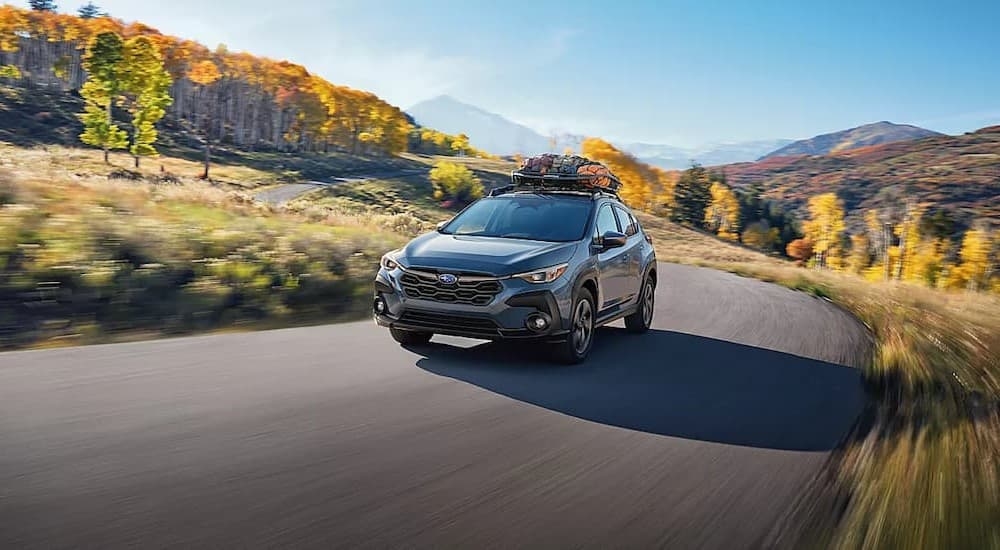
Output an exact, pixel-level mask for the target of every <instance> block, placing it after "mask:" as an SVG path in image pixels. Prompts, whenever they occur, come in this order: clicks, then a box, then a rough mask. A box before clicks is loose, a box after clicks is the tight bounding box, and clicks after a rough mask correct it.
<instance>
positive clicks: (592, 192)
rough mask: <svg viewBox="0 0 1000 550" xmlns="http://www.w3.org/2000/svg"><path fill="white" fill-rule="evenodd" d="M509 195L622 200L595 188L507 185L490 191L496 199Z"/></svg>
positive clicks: (607, 191)
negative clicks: (567, 196) (569, 196)
mask: <svg viewBox="0 0 1000 550" xmlns="http://www.w3.org/2000/svg"><path fill="white" fill-rule="evenodd" d="M507 193H546V194H553V195H554V194H559V195H580V196H584V197H591V198H594V199H596V198H598V197H608V198H612V199H617V200H621V198H620V197H619V196H618V194H617V193H613V192H611V191H609V190H607V189H600V188H595V187H569V186H552V185H514V184H510V185H505V186H503V187H495V188H493V189H491V190H490V194H489V196H491V197H496V196H499V195H505V194H507Z"/></svg>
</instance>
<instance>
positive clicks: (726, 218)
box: [705, 182, 740, 240]
mask: <svg viewBox="0 0 1000 550" xmlns="http://www.w3.org/2000/svg"><path fill="white" fill-rule="evenodd" d="M709 192H710V193H711V195H712V200H711V202H709V203H708V208H706V209H705V226H706V227H708V230H709V231H711V232H712V233H716V234H718V235H719V236H720V237H722V238H723V239H730V240H736V239H737V238H739V234H740V201H739V199H737V198H736V193H734V192H733V190H732V189H730V188H729V186H728V185H725V184H723V183H719V182H715V183H713V184H712V187H711V188H709Z"/></svg>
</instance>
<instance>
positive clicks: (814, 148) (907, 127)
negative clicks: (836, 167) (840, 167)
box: [757, 120, 945, 160]
mask: <svg viewBox="0 0 1000 550" xmlns="http://www.w3.org/2000/svg"><path fill="white" fill-rule="evenodd" d="M943 135H945V134H942V133H939V132H935V131H933V130H928V129H926V128H921V127H919V126H914V125H912V124H896V123H894V122H889V121H888V120H881V121H878V122H872V123H869V124H862V125H861V126H855V127H854V128H848V129H846V130H838V131H836V132H828V133H825V134H818V135H816V136H813V137H811V138H808V139H800V140H798V141H794V142H792V143H789V144H787V145H785V146H783V147H780V148H778V149H776V150H774V151H772V152H770V153H768V154H766V155H764V156H762V157H761V158H759V159H757V160H764V159H768V158H775V157H792V156H798V155H826V154H830V153H837V152H841V151H850V150H852V149H858V148H860V147H867V146H870V145H880V144H883V143H895V142H898V141H911V140H915V139H922V138H926V137H932V136H943Z"/></svg>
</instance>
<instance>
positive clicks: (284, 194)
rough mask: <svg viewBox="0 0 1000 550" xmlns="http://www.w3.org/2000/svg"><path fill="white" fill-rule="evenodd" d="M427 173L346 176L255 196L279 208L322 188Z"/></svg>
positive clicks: (409, 171) (275, 188) (267, 190)
mask: <svg viewBox="0 0 1000 550" xmlns="http://www.w3.org/2000/svg"><path fill="white" fill-rule="evenodd" d="M426 171H427V170H423V169H420V168H413V169H409V170H394V171H392V172H385V173H382V174H378V175H370V176H345V177H340V178H332V179H331V181H328V182H325V181H307V182H304V183H286V184H284V185H278V186H275V187H272V188H270V189H265V190H263V191H260V192H259V193H257V194H256V195H255V197H256V198H257V200H259V201H261V202H264V203H267V204H271V205H275V206H277V205H280V204H285V203H286V202H291V201H293V200H295V199H297V198H299V197H300V196H302V195H304V194H306V193H308V192H310V191H313V190H315V189H319V188H321V187H333V186H336V185H340V184H343V183H355V182H363V181H368V180H374V179H391V178H398V177H403V176H409V175H415V174H422V173H424V172H426Z"/></svg>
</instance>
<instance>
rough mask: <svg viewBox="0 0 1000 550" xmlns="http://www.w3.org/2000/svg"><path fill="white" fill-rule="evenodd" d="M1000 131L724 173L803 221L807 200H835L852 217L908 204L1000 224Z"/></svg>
mask: <svg viewBox="0 0 1000 550" xmlns="http://www.w3.org/2000/svg"><path fill="white" fill-rule="evenodd" d="M998 166H1000V126H989V127H985V128H981V129H979V130H976V131H973V132H967V133H965V134H963V135H958V136H951V135H945V134H936V135H932V136H929V137H925V138H921V139H916V140H907V141H894V142H889V143H881V144H876V145H868V146H864V147H858V148H852V149H846V150H841V151H838V152H835V153H831V154H827V155H797V156H770V157H766V158H763V159H761V160H759V161H756V162H743V163H735V164H729V165H726V166H723V167H721V168H722V169H723V170H724V171H725V174H726V177H727V178H728V181H729V183H730V184H731V185H733V186H735V187H737V188H741V189H748V188H750V187H753V186H757V185H759V186H761V188H762V191H763V193H764V195H765V196H767V197H769V198H771V199H774V200H777V201H779V202H780V203H783V204H784V205H785V206H787V207H788V208H790V209H791V210H792V211H793V212H795V213H796V214H797V215H798V216H800V217H804V216H805V215H806V214H807V212H806V211H805V205H806V203H807V201H808V199H809V198H810V197H812V196H815V195H818V194H820V193H828V192H834V193H836V194H837V196H839V197H840V198H841V199H842V200H844V203H845V206H846V208H847V210H848V213H849V215H850V216H853V217H857V216H858V215H859V213H860V212H863V211H864V210H869V209H873V208H879V209H898V208H902V207H903V205H904V203H906V202H908V201H909V202H913V203H915V204H924V205H926V206H928V207H929V208H930V209H931V210H932V211H937V210H946V211H948V212H949V213H950V214H951V215H952V216H953V217H954V218H955V220H956V221H958V222H960V223H963V224H968V223H971V222H972V221H974V220H976V219H988V220H991V221H993V222H994V223H998V222H1000V171H998V169H997V167H998Z"/></svg>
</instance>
